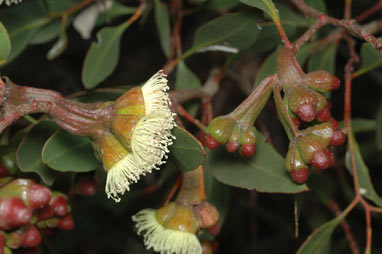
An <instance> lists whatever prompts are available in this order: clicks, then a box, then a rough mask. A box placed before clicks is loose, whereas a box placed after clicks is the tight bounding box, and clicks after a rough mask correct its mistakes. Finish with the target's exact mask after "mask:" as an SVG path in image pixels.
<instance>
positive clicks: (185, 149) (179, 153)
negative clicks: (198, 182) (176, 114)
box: [169, 127, 206, 171]
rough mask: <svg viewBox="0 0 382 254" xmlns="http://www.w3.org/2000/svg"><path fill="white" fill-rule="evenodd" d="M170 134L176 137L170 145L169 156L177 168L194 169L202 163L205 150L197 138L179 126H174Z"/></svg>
mask: <svg viewBox="0 0 382 254" xmlns="http://www.w3.org/2000/svg"><path fill="white" fill-rule="evenodd" d="M172 135H174V136H175V137H176V139H175V140H174V143H173V144H172V145H171V146H170V155H169V157H170V158H171V160H173V161H174V163H175V164H176V166H177V167H178V169H179V170H181V171H190V170H194V169H196V168H197V167H198V166H199V165H201V164H202V163H203V160H204V157H205V153H206V152H205V151H204V148H203V146H202V144H200V142H199V140H197V139H196V138H195V137H194V136H193V135H192V134H190V133H189V132H188V131H186V130H185V129H183V128H180V127H175V128H174V129H173V130H172Z"/></svg>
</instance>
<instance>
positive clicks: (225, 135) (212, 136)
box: [206, 115, 257, 157]
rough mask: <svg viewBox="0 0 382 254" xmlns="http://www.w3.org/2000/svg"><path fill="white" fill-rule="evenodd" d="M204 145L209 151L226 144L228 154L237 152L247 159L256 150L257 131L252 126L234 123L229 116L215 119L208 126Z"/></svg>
mask: <svg viewBox="0 0 382 254" xmlns="http://www.w3.org/2000/svg"><path fill="white" fill-rule="evenodd" d="M208 132H209V135H208V136H207V139H206V145H207V147H208V148H210V149H215V148H217V147H218V146H219V145H220V144H226V149H227V151H228V152H230V153H233V152H235V151H237V150H239V152H240V154H241V155H243V156H245V157H249V156H251V155H252V154H253V153H254V152H255V150H256V139H257V130H256V128H255V127H254V126H253V125H249V124H248V123H242V122H240V121H236V120H235V118H234V117H232V116H231V115H225V116H219V117H216V118H215V119H214V120H212V122H211V123H210V124H209V126H208Z"/></svg>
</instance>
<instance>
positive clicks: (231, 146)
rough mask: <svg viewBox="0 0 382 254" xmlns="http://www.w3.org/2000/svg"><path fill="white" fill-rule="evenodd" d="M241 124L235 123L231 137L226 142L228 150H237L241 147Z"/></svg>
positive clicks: (231, 151)
mask: <svg viewBox="0 0 382 254" xmlns="http://www.w3.org/2000/svg"><path fill="white" fill-rule="evenodd" d="M240 127H241V125H240V124H235V126H234V127H233V130H232V134H231V137H230V138H229V141H228V143H227V144H226V149H227V151H228V152H230V153H233V152H236V151H237V150H238V149H239V147H240V144H239V142H240Z"/></svg>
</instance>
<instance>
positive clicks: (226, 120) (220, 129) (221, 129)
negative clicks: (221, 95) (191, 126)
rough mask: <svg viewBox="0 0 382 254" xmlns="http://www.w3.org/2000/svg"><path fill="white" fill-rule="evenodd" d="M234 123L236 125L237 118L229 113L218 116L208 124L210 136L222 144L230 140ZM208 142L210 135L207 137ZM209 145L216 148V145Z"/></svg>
mask: <svg viewBox="0 0 382 254" xmlns="http://www.w3.org/2000/svg"><path fill="white" fill-rule="evenodd" d="M234 125H235V120H234V119H233V118H232V117H231V116H229V115H227V116H219V117H216V118H215V119H213V120H212V121H211V123H210V124H209V125H208V132H209V136H211V137H212V138H213V139H215V140H216V141H217V142H219V143H220V144H225V143H227V142H228V141H229V139H230V137H231V134H232V129H233V127H234ZM207 143H208V137H207ZM207 147H208V148H211V149H214V148H216V147H214V146H211V147H209V146H208V145H207Z"/></svg>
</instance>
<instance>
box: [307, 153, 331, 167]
mask: <svg viewBox="0 0 382 254" xmlns="http://www.w3.org/2000/svg"><path fill="white" fill-rule="evenodd" d="M330 152H331V151H330V150H328V149H322V150H319V151H316V152H315V153H314V154H313V157H312V160H311V161H310V163H311V164H312V165H313V166H315V167H316V168H318V169H327V168H328V167H329V166H330V164H331V163H332V156H331V154H330Z"/></svg>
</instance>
